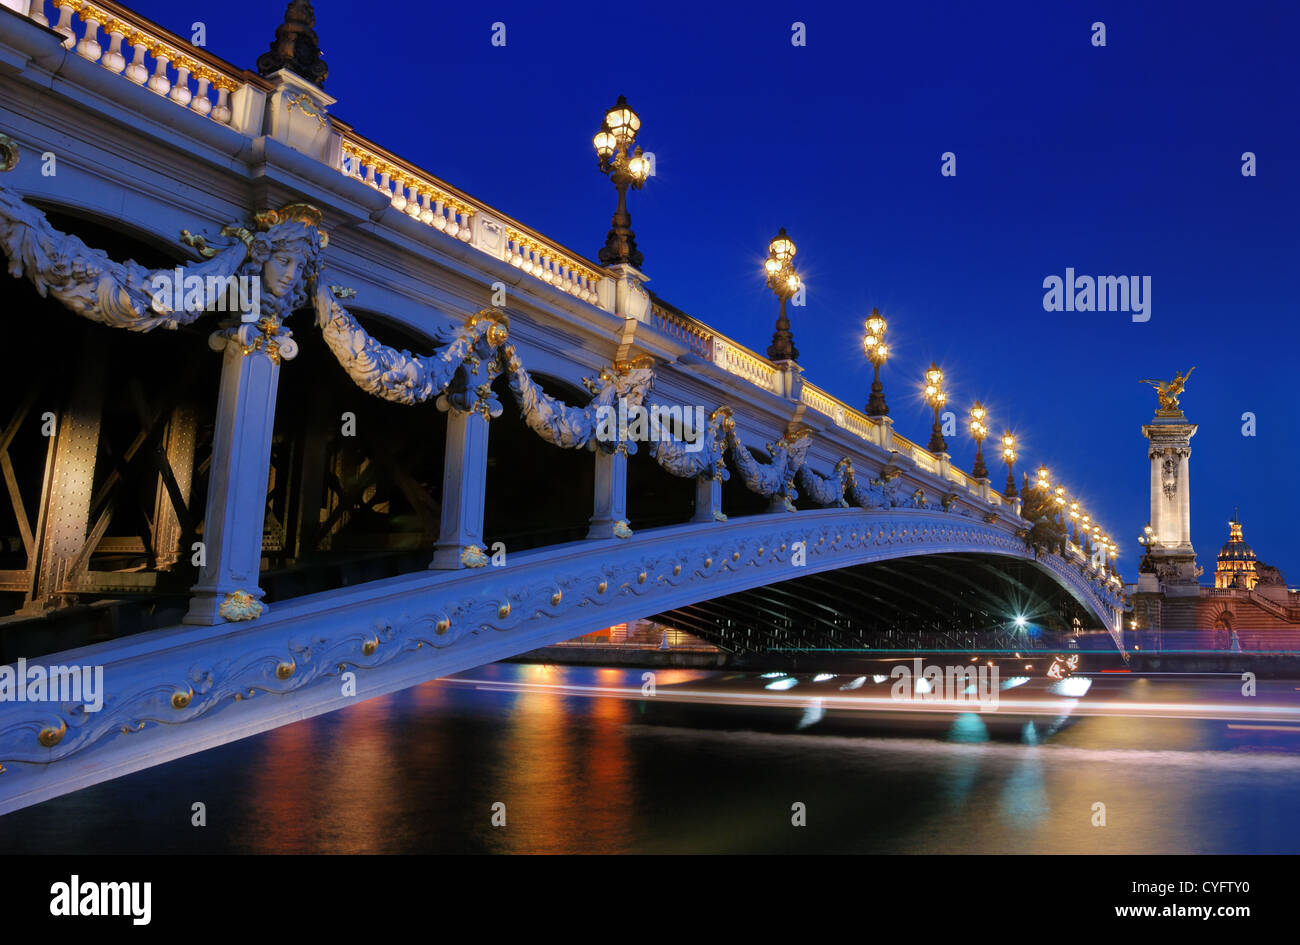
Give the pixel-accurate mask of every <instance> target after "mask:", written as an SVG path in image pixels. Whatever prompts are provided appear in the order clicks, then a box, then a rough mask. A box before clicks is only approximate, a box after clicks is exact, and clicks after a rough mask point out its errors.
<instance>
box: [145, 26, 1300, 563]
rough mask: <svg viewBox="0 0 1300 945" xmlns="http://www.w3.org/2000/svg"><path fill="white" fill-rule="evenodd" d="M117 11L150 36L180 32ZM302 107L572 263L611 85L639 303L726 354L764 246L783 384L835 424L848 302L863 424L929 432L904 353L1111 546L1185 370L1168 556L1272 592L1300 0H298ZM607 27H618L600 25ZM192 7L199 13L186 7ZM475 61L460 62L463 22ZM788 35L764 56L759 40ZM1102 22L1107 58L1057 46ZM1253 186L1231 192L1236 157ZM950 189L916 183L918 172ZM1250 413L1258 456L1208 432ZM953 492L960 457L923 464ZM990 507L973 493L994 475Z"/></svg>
mask: <svg viewBox="0 0 1300 945" xmlns="http://www.w3.org/2000/svg"><path fill="white" fill-rule="evenodd" d="M130 6H132V7H133V8H134V9H136V10H138V11H140V12H141V13H143V14H145V15H146V16H149V17H151V18H153V19H155V20H156V21H157V22H160V23H162V24H164V25H166V26H168V27H169V28H171V29H173V30H175V31H176V32H178V33H181V34H182V35H189V32H190V30H189V27H190V23H191V22H192V21H193V19H194V17H195V15H196V14H195V11H196V10H200V8H196V7H192V6H188V5H179V4H176V3H174V2H173V0H130ZM283 8H284V4H283V3H281V2H279V0H256V2H253V0H227V2H225V3H222V4H220V5H219V6H215V7H214V6H208V7H203V8H201V12H200V13H199V14H198V15H206V16H207V18H208V19H207V36H208V45H209V48H210V49H211V50H212V51H213V52H215V53H216V54H218V55H220V56H223V57H224V58H226V59H229V60H231V61H232V62H235V63H237V64H241V65H245V66H248V67H249V68H252V67H254V63H255V60H256V58H257V56H258V54H260V53H261V52H263V51H265V49H266V48H267V46H268V44H269V42H270V40H271V37H272V35H273V33H274V27H275V26H276V24H277V23H278V22H279V21H280V18H281V13H282V11H283ZM315 9H316V16H317V26H316V28H317V33H318V34H319V36H320V40H321V46H322V48H323V50H324V52H325V55H326V59H327V61H328V62H329V66H330V76H329V79H328V80H327V82H326V86H325V87H326V90H327V91H328V92H330V93H331V94H332V95H334V96H335V97H337V98H338V99H339V102H338V104H337V105H336V106H335V107H334V112H335V114H337V115H338V116H340V117H341V118H343V119H344V120H347V121H349V122H351V123H352V124H353V125H354V126H355V127H356V128H357V129H358V131H360V132H361V133H363V134H365V135H367V136H368V137H371V138H373V139H375V140H377V141H379V142H380V143H382V144H384V145H385V146H387V147H388V148H390V149H391V150H393V151H395V152H397V153H398V154H401V155H403V156H405V157H407V158H408V159H410V160H412V161H414V162H416V163H418V164H421V165H423V166H424V167H426V168H428V169H429V170H430V171H432V172H433V173H435V174H437V175H439V176H441V177H443V178H444V179H446V180H447V181H449V182H451V183H453V184H455V185H457V186H459V187H461V188H463V189H465V190H466V191H468V192H469V193H471V194H473V195H474V196H476V197H478V198H480V199H482V200H485V201H487V202H488V203H490V204H492V205H494V206H496V207H499V208H500V209H501V210H503V211H504V212H507V213H509V214H511V215H512V216H514V217H516V218H518V219H520V220H522V221H524V222H526V223H528V224H529V225H531V226H533V227H535V228H536V229H538V230H540V231H542V232H543V233H546V234H547V235H549V236H551V237H552V238H554V239H557V240H559V241H560V242H562V243H564V244H566V245H569V246H571V247H572V248H574V249H576V250H578V251H580V252H582V253H584V254H586V255H587V256H588V257H590V258H594V257H595V255H596V251H597V250H598V249H599V247H600V246H601V245H602V244H603V242H604V237H605V232H606V230H607V229H608V227H609V216H610V213H611V212H612V211H613V203H614V192H613V188H612V187H611V186H610V184H609V183H608V182H607V181H606V180H604V179H603V178H602V176H601V175H600V173H599V172H598V171H597V169H596V166H595V160H594V155H593V153H592V150H591V143H590V142H591V136H592V135H593V134H594V133H595V132H596V131H597V130H598V128H599V124H600V120H601V117H602V115H603V113H604V109H605V108H606V107H608V106H609V105H610V104H612V103H613V101H614V99H615V97H616V96H617V95H618V94H619V93H620V92H621V93H624V94H626V95H627V97H628V100H629V102H630V103H631V104H632V105H633V107H635V108H636V109H637V110H638V112H639V113H640V114H641V117H642V121H643V127H642V132H641V139H640V140H641V143H642V144H643V145H644V147H645V148H646V149H647V150H650V151H653V152H654V153H655V155H656V157H657V163H658V175H657V177H655V178H654V179H652V180H651V181H650V182H649V183H648V185H647V186H646V188H645V190H643V191H642V192H640V193H635V194H633V195H632V196H631V211H632V218H633V227H634V229H635V230H636V234H637V240H638V243H639V246H640V248H641V250H642V251H643V252H644V253H645V265H644V270H645V272H646V274H647V275H649V276H650V277H651V280H652V281H651V288H653V289H654V290H655V291H656V292H657V293H659V294H660V295H661V296H663V297H664V298H666V299H668V300H669V301H671V302H673V303H674V304H676V305H677V306H678V307H680V308H682V309H684V310H686V311H688V312H690V313H692V314H693V315H695V316H697V317H698V318H701V319H703V320H704V321H706V322H708V323H710V324H712V325H713V326H714V327H716V328H717V329H718V330H720V331H722V332H724V333H726V334H729V335H731V336H732V337H734V338H736V339H737V340H739V341H742V342H744V343H746V344H748V345H749V346H750V347H752V348H755V349H757V350H759V351H762V350H765V349H766V347H767V344H768V341H769V340H770V336H771V331H772V322H773V320H774V317H775V300H774V299H773V298H772V296H771V295H770V294H769V293H768V291H767V289H766V287H765V285H764V283H763V278H762V273H761V264H762V260H763V257H764V255H765V253H766V247H767V242H768V240H769V239H770V238H771V237H772V236H773V235H774V234H775V232H776V229H777V227H779V226H782V225H784V226H785V227H787V229H788V230H789V232H790V235H791V237H792V238H793V239H794V240H795V241H796V243H797V245H798V248H799V254H798V257H797V263H798V264H799V269H800V271H801V274H802V275H803V277H804V279H805V281H806V282H807V284H808V286H809V291H808V304H807V307H805V308H802V309H799V308H795V309H793V310H792V313H793V323H794V333H795V340H796V343H797V345H798V347H799V349H800V353H801V358H800V363H801V364H802V365H803V367H804V368H805V370H806V372H807V377H809V378H810V379H811V380H812V381H813V382H814V383H816V384H818V385H820V386H822V387H824V388H826V389H828V390H830V391H831V392H832V393H834V394H836V395H837V396H840V397H842V398H844V399H845V400H848V401H850V402H851V403H854V404H857V405H859V406H861V405H862V404H863V403H864V402H865V400H866V397H867V393H868V387H869V383H870V378H871V369H870V365H868V364H867V363H866V362H865V360H864V359H863V358H862V355H861V347H860V341H859V339H860V335H861V323H862V320H863V318H864V317H865V316H866V314H867V313H868V312H869V311H870V309H871V307H872V306H873V305H874V306H879V308H880V309H881V311H882V313H884V314H885V315H886V317H887V318H888V319H889V323H890V341H891V343H892V347H893V358H892V359H891V361H890V362H889V364H888V365H887V366H886V367H885V369H884V380H885V385H886V395H887V397H888V399H889V403H890V405H891V408H892V413H893V416H894V418H895V422H896V429H898V430H899V431H900V432H902V433H903V434H904V435H906V436H909V437H910V438H912V439H913V440H918V441H920V442H922V443H924V442H925V440H926V438H927V436H928V417H927V415H926V408H925V407H924V405H923V404H922V403H921V401H920V398H919V395H918V393H917V388H918V382H919V378H920V375H921V372H922V371H923V370H924V369H925V368H926V367H928V365H929V363H930V360H931V359H936V360H938V361H939V363H940V364H941V366H942V367H943V368H944V370H945V371H946V372H947V374H948V378H949V389H950V404H952V405H953V406H955V407H956V408H958V409H959V410H961V411H964V409H965V408H966V407H967V406H968V405H969V404H970V402H971V401H973V400H974V399H975V398H977V397H978V398H981V399H982V400H983V402H984V403H985V405H986V406H988V407H989V408H990V410H991V411H992V419H993V424H994V426H995V428H996V430H997V431H1001V429H1002V427H1003V426H1004V425H1006V424H1009V425H1011V426H1012V427H1013V429H1014V430H1015V431H1016V432H1017V433H1018V434H1019V436H1020V438H1021V441H1022V444H1023V449H1022V457H1023V461H1024V462H1023V464H1022V465H1023V467H1024V468H1031V469H1032V468H1033V467H1036V466H1037V464H1038V463H1039V462H1046V463H1047V464H1048V466H1049V467H1050V468H1051V470H1052V472H1053V475H1054V476H1058V474H1059V478H1060V479H1061V480H1062V481H1063V482H1064V483H1065V484H1066V485H1067V486H1068V487H1069V488H1070V489H1071V491H1073V492H1076V493H1078V494H1079V495H1080V496H1081V497H1082V498H1083V500H1084V502H1085V504H1086V506H1087V507H1088V508H1089V509H1090V510H1093V511H1094V513H1095V514H1096V515H1097V516H1098V517H1099V518H1100V520H1101V521H1102V522H1103V524H1104V525H1105V526H1106V527H1108V528H1109V529H1110V531H1111V534H1112V536H1113V537H1115V539H1116V540H1117V541H1118V542H1119V543H1120V546H1121V550H1122V554H1123V557H1124V567H1123V570H1124V572H1125V576H1126V577H1127V578H1128V579H1129V580H1132V579H1133V578H1134V577H1135V573H1136V560H1137V557H1138V552H1139V547H1138V545H1137V543H1136V541H1135V538H1136V536H1137V535H1138V534H1139V533H1140V531H1141V528H1142V525H1143V524H1144V523H1145V522H1146V520H1147V516H1148V510H1147V501H1148V500H1147V494H1148V493H1147V490H1148V467H1147V459H1146V442H1145V440H1144V439H1143V438H1142V435H1141V432H1140V430H1139V427H1140V426H1141V424H1143V423H1144V422H1147V421H1148V420H1149V419H1150V418H1151V415H1152V412H1153V410H1154V408H1155V396H1154V392H1153V391H1152V390H1151V389H1150V388H1149V387H1146V386H1143V385H1141V384H1139V383H1138V381H1139V379H1141V378H1145V377H1161V378H1169V377H1172V376H1173V375H1174V373H1175V371H1177V370H1186V369H1187V368H1188V367H1190V366H1192V365H1196V373H1195V375H1194V376H1193V377H1192V379H1191V381H1190V382H1189V384H1188V388H1187V393H1186V394H1185V395H1184V397H1183V407H1184V409H1185V410H1186V412H1187V414H1188V416H1189V418H1190V419H1191V420H1193V421H1194V422H1197V423H1199V424H1200V431H1199V433H1198V434H1197V436H1196V438H1195V440H1194V441H1193V444H1192V445H1193V455H1192V474H1191V478H1192V527H1193V538H1194V540H1195V543H1196V546H1197V550H1198V553H1199V556H1200V562H1201V564H1202V565H1204V566H1205V567H1206V571H1207V576H1206V578H1205V579H1203V580H1208V578H1209V573H1210V572H1212V570H1213V559H1214V555H1215V553H1216V552H1217V550H1218V547H1219V546H1220V545H1221V544H1222V543H1223V541H1224V539H1225V537H1226V534H1227V525H1226V522H1227V519H1228V518H1229V516H1230V515H1231V513H1232V509H1233V506H1234V505H1240V507H1241V516H1242V519H1243V521H1244V522H1245V526H1246V537H1247V539H1248V540H1249V541H1250V542H1251V543H1252V544H1253V546H1254V548H1255V550H1256V552H1257V553H1258V554H1259V555H1260V557H1261V558H1262V559H1264V560H1266V561H1268V562H1270V563H1273V564H1275V565H1277V566H1279V567H1281V568H1282V569H1283V570H1284V571H1285V572H1286V574H1287V577H1288V579H1289V581H1290V583H1292V584H1293V585H1294V584H1297V583H1300V553H1297V551H1296V549H1295V546H1294V544H1293V539H1292V535H1293V531H1294V528H1295V525H1296V523H1297V512H1296V505H1295V497H1294V492H1293V490H1294V486H1295V476H1294V475H1293V473H1292V470H1293V469H1294V468H1296V465H1297V463H1298V462H1300V446H1297V434H1300V429H1298V427H1300V424H1298V423H1297V420H1296V415H1295V411H1294V409H1293V407H1292V402H1293V396H1294V395H1293V393H1292V390H1291V385H1292V383H1293V377H1292V375H1293V373H1294V369H1293V367H1292V363H1293V359H1294V357H1295V352H1296V343H1297V340H1298V336H1300V330H1298V329H1297V328H1296V325H1295V317H1296V314H1297V296H1296V281H1297V280H1296V276H1297V274H1298V273H1300V265H1298V262H1300V213H1298V211H1300V199H1298V198H1300V124H1298V122H1300V119H1298V118H1297V115H1298V114H1300V112H1298V111H1297V105H1300V94H1297V93H1300V80H1298V79H1297V68H1298V67H1297V58H1296V49H1297V45H1298V41H1300V5H1297V4H1294V3H1291V2H1281V0H1271V2H1234V3H1223V4H1205V3H1163V4H1155V3H1139V2H1091V3H1082V2H1060V0H1054V2H1051V3H1044V2H1042V0H1036V2H1026V3H1001V4H971V3H967V2H952V3H919V2H917V3H891V4H863V5H849V4H814V3H804V2H797V3H770V2H753V3H748V4H746V5H745V9H744V10H743V12H740V11H739V10H736V11H731V10H728V9H727V8H726V6H724V5H710V4H702V3H699V4H680V5H677V4H671V3H664V2H658V3H652V4H647V3H630V4H625V5H622V6H621V7H619V5H615V4H600V5H595V6H593V5H591V4H579V5H573V6H572V7H565V6H564V5H556V4H536V3H528V4H522V3H514V2H510V3H499V2H497V3H493V4H490V5H484V4H478V3H471V4H431V3H429V2H428V0H388V2H385V3H382V4H379V5H372V4H357V3H346V4H345V3H340V2H336V0H322V2H318V3H316V4H315ZM620 10H622V11H625V12H620ZM218 11H219V12H218ZM496 20H500V21H503V22H505V24H506V27H507V45H506V47H505V48H494V47H492V46H491V45H490V42H489V40H490V36H491V23H492V22H493V21H496ZM795 20H801V21H803V22H805V23H806V24H807V35H808V45H807V47H806V48H795V47H792V46H791V44H790V35H791V32H790V29H791V23H792V22H793V21H795ZM1097 20H1100V21H1103V22H1105V24H1106V28H1107V46H1106V47H1105V48H1101V49H1099V48H1094V47H1093V46H1092V45H1091V43H1090V37H1091V30H1090V24H1092V23H1093V22H1094V21H1097ZM1247 150H1250V151H1254V152H1255V153H1256V155H1257V156H1258V167H1259V171H1258V176H1257V177H1255V178H1244V177H1243V176H1242V175H1241V171H1240V168H1241V154H1242V152H1243V151H1247ZM944 151H954V152H955V153H956V155H957V171H958V174H957V177H956V178H944V177H941V176H940V173H939V169H940V154H941V153H942V152H944ZM1067 266H1072V267H1074V268H1075V269H1076V271H1077V272H1079V273H1081V274H1082V273H1088V274H1092V275H1098V274H1106V275H1109V274H1127V275H1149V276H1151V277H1152V280H1153V291H1152V296H1153V298H1152V318H1151V320H1150V321H1149V322H1146V323H1145V324H1134V323H1133V322H1132V321H1131V319H1130V316H1129V315H1127V314H1122V313H1048V312H1045V311H1044V310H1043V307H1042V297H1043V291H1044V290H1043V288H1042V282H1043V279H1044V278H1045V277H1046V276H1048V275H1050V274H1057V275H1061V274H1063V273H1064V271H1065V268H1066V267H1067ZM1245 411H1253V412H1254V413H1255V414H1256V416H1257V418H1258V419H1257V423H1258V435H1257V436H1256V437H1254V438H1246V437H1243V436H1242V435H1241V426H1242V421H1241V419H1240V418H1241V415H1242V413H1243V412H1245ZM951 452H952V454H953V457H954V461H955V462H958V463H960V464H962V465H963V466H964V467H966V468H969V467H970V464H971V462H972V458H973V453H974V449H973V444H971V442H970V441H969V439H968V438H966V437H961V438H958V439H955V440H953V441H952V443H951ZM993 476H994V481H995V482H996V483H999V484H1000V483H1001V482H1002V481H1003V479H1004V478H1005V470H1004V469H1003V468H1002V467H1001V466H1000V465H999V466H997V467H994V469H993Z"/></svg>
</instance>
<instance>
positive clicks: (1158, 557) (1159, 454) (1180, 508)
mask: <svg viewBox="0 0 1300 945" xmlns="http://www.w3.org/2000/svg"><path fill="white" fill-rule="evenodd" d="M1142 435H1143V436H1145V437H1146V438H1147V439H1148V440H1149V441H1150V445H1149V448H1148V450H1147V458H1148V460H1149V461H1150V463H1151V528H1152V530H1153V531H1154V533H1155V537H1156V539H1157V541H1158V544H1157V545H1156V546H1155V547H1154V548H1153V549H1152V551H1151V557H1152V559H1153V560H1154V561H1155V563H1156V566H1157V567H1156V573H1157V575H1158V576H1159V577H1160V579H1161V581H1162V583H1164V584H1166V585H1173V586H1180V585H1181V586H1185V587H1186V588H1187V589H1188V590H1189V591H1194V590H1195V587H1196V585H1197V574H1196V571H1197V567H1196V550H1195V548H1193V547H1192V520H1191V480H1190V468H1191V467H1190V459H1191V455H1192V448H1191V439H1192V437H1193V436H1195V435H1196V424H1194V423H1188V422H1187V417H1186V416H1184V415H1183V412H1182V411H1181V410H1179V409H1177V408H1174V409H1171V410H1163V409H1161V410H1157V411H1156V416H1155V419H1154V420H1153V421H1152V422H1151V423H1149V424H1147V425H1145V426H1143V427H1142Z"/></svg>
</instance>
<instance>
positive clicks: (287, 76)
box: [266, 69, 335, 161]
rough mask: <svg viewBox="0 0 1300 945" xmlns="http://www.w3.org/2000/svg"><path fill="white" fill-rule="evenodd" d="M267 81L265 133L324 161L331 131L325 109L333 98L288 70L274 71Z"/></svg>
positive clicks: (331, 102) (332, 101) (329, 143)
mask: <svg viewBox="0 0 1300 945" xmlns="http://www.w3.org/2000/svg"><path fill="white" fill-rule="evenodd" d="M270 82H271V85H272V86H273V88H272V91H271V95H270V99H269V100H268V102H267V106H266V133H267V134H268V135H270V136H271V137H272V138H275V139H276V140H277V141H282V142H284V143H285V144H287V145H288V146H289V147H291V148H293V149H294V150H295V151H301V152H302V153H303V154H306V155H308V156H309V157H313V158H315V159H316V160H318V161H326V160H327V158H328V157H329V152H330V146H331V141H330V137H331V135H332V133H333V128H332V126H331V124H330V119H329V113H328V109H329V107H330V106H331V105H333V104H334V102H335V99H333V98H330V96H328V95H326V94H325V93H324V92H323V91H322V90H321V89H320V88H319V87H318V86H315V85H313V84H312V83H310V82H308V81H307V80H306V79H304V78H302V77H301V76H299V75H297V74H296V73H293V72H290V71H289V70H288V69H281V70H280V71H279V72H276V73H274V74H273V75H272V76H271V77H270Z"/></svg>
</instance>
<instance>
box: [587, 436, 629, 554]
mask: <svg viewBox="0 0 1300 945" xmlns="http://www.w3.org/2000/svg"><path fill="white" fill-rule="evenodd" d="M631 535H632V531H631V529H629V528H628V524H627V448H626V447H625V446H623V445H622V444H620V445H619V446H618V448H617V449H615V450H614V452H612V453H606V452H605V451H604V450H602V449H597V450H596V496H595V503H594V509H593V511H592V515H591V527H590V528H589V529H588V530H587V537H588V538H630V537H631Z"/></svg>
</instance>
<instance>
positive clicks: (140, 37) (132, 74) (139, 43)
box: [125, 30, 149, 85]
mask: <svg viewBox="0 0 1300 945" xmlns="http://www.w3.org/2000/svg"><path fill="white" fill-rule="evenodd" d="M127 43H129V44H130V46H131V48H132V49H133V50H135V56H134V58H132V60H131V64H130V65H129V66H127V67H126V73H125V74H126V77H127V78H128V79H130V80H131V81H132V82H134V83H135V84H136V85H144V84H145V83H146V82H148V81H149V67H148V66H146V65H145V64H144V57H145V54H146V53H147V52H148V51H149V38H148V37H147V36H145V35H144V33H141V32H140V31H138V30H137V31H135V32H133V33H132V34H131V35H130V36H129V37H128V38H127Z"/></svg>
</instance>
